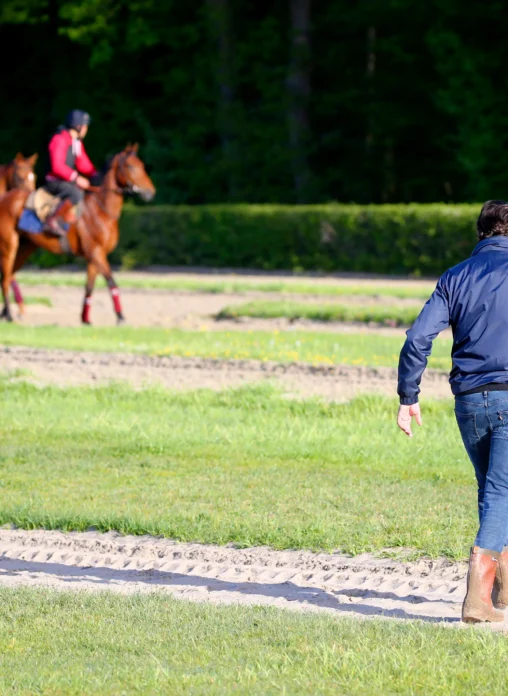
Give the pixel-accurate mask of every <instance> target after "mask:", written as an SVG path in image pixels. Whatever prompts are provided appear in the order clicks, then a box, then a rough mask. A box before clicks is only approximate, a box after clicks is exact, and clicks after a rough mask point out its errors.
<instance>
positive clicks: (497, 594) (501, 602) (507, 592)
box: [492, 546, 508, 609]
mask: <svg viewBox="0 0 508 696" xmlns="http://www.w3.org/2000/svg"><path fill="white" fill-rule="evenodd" d="M492 601H493V603H494V606H495V607H496V608H497V609H506V607H508V546H505V547H504V549H503V550H502V551H501V553H500V554H499V561H498V564H497V568H496V577H495V580H494V589H493V590H492Z"/></svg>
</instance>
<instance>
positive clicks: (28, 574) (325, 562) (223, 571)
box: [0, 529, 505, 630]
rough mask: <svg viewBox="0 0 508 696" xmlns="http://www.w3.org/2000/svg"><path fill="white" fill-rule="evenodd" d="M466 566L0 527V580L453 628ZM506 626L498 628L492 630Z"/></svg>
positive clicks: (3, 583) (8, 584) (9, 584)
mask: <svg viewBox="0 0 508 696" xmlns="http://www.w3.org/2000/svg"><path fill="white" fill-rule="evenodd" d="M466 571H467V566H466V563H452V562H450V561H447V560H446V559H439V560H435V561H431V560H425V559H424V560H419V561H416V562H408V563H405V562H401V561H396V560H392V559H386V558H384V559H383V558H378V557H375V556H374V555H372V554H363V555H361V556H357V557H350V556H342V555H339V554H314V553H311V552H304V551H273V550H270V549H268V548H250V549H236V548H233V547H231V546H228V547H218V546H205V545H201V544H184V543H177V542H174V541H171V540H168V539H162V538H156V537H149V536H144V537H133V536H122V535H120V534H117V533H115V532H109V533H107V534H99V533H97V532H93V531H91V532H83V533H77V532H73V533H63V532H57V531H55V532H50V531H42V530H37V531H23V530H16V529H12V530H9V529H1V530H0V585H1V586H3V587H16V586H21V585H28V586H31V587H36V586H38V587H41V586H42V587H48V588H54V589H59V590H91V591H97V590H112V591H115V592H120V593H132V592H153V591H159V592H164V593H168V594H170V595H172V596H174V597H177V598H181V599H188V600H192V601H196V602H211V603H214V604H242V605H253V604H255V605H267V606H274V607H279V608H284V609H290V610H293V611H322V612H328V613H330V614H333V615H335V616H354V617H358V618H369V617H385V618H391V619H400V620H402V619H405V620H410V619H420V620H423V621H429V622H444V623H445V624H447V625H455V626H458V625H459V621H460V609H461V603H462V600H463V596H464V591H465V576H466ZM498 628H499V630H504V628H505V626H504V625H503V624H502V625H501V626H500V627H498Z"/></svg>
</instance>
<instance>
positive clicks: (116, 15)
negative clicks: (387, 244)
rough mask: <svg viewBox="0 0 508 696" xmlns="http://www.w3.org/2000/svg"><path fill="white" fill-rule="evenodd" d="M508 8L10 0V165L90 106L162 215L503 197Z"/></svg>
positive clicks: (105, 148) (5, 85)
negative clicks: (73, 111)
mask: <svg viewBox="0 0 508 696" xmlns="http://www.w3.org/2000/svg"><path fill="white" fill-rule="evenodd" d="M507 5H508V3H506V2H503V1H502V0H489V2H488V3H485V2H483V1H482V2H480V0H469V2H468V3H463V2H459V0H428V1H427V2H422V1H421V0H195V1H194V2H184V0H163V1H162V0H131V1H129V2H127V1H125V0H3V2H2V4H1V6H0V45H1V46H2V47H3V57H4V62H3V69H2V99H1V102H2V108H1V110H0V161H6V160H8V159H10V158H11V157H12V156H13V155H14V154H15V152H16V151H17V150H22V151H24V152H25V153H26V154H30V153H31V152H32V151H34V150H38V151H43V150H44V149H45V146H46V143H47V141H48V139H49V137H50V135H51V134H52V132H53V131H54V130H55V128H56V127H57V126H58V124H59V123H60V122H61V120H62V119H63V117H64V115H65V113H66V112H67V111H68V110H69V109H70V108H83V109H86V110H88V111H89V112H90V113H91V115H92V118H93V124H92V128H91V130H90V134H89V136H88V140H87V147H88V150H89V152H90V154H91V155H92V157H93V158H94V159H95V160H96V161H97V162H99V163H100V162H102V161H103V160H104V159H105V158H106V157H107V156H108V155H109V154H111V153H113V152H114V151H115V150H116V149H118V148H120V147H123V146H124V144H125V142H126V141H128V140H130V141H133V140H138V141H139V142H140V145H141V152H142V154H143V156H144V158H145V159H146V161H147V162H148V164H149V166H150V168H151V173H152V176H153V178H154V181H155V182H156V185H157V188H158V192H159V193H158V198H157V200H158V202H166V203H213V202H235V201H237V202H254V203H255V202H287V203H295V202H298V203H315V202H327V201H344V202H358V203H369V202H373V203H382V202H409V201H415V202H427V201H480V200H484V199H486V198H495V197H504V196H505V195H506V194H505V191H506V189H507V188H508V181H507V179H508V177H507V175H506V174H505V163H504V157H503V155H504V152H505V151H506V144H507V142H506V141H507V138H508V123H507V121H508V104H507V101H508V96H507V95H508V90H507V84H506V83H507V79H508V78H507V75H506V72H507V71H506V69H505V65H506V61H505V59H504V55H505V54H508V46H507V43H506V41H505V36H506V34H507V31H506V30H507V29H508V13H507V12H506V10H507ZM507 58H508V55H507ZM40 166H41V171H40V173H42V168H43V166H44V165H43V163H41V165H40Z"/></svg>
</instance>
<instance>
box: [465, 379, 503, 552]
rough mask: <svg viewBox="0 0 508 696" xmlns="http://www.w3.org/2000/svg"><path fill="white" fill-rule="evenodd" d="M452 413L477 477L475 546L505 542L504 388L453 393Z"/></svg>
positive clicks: (500, 547) (497, 548)
mask: <svg viewBox="0 0 508 696" xmlns="http://www.w3.org/2000/svg"><path fill="white" fill-rule="evenodd" d="M455 417H456V418H457V424H458V426H459V430H460V434H461V435H462V441H463V442H464V447H465V448H466V451H467V453H468V455H469V458H470V460H471V462H472V464H473V466H474V470H475V474H476V480H477V481H478V517H479V519H480V529H479V530H478V534H477V536H476V540H475V546H481V547H482V548H484V549H490V550H492V551H502V550H503V547H504V546H508V391H491V392H482V393H481V394H470V395H469V396H460V394H459V395H458V396H457V397H455Z"/></svg>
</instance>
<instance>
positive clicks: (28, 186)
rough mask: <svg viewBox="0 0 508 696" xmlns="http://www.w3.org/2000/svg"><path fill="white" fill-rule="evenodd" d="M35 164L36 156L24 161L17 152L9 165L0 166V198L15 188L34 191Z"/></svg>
mask: <svg viewBox="0 0 508 696" xmlns="http://www.w3.org/2000/svg"><path fill="white" fill-rule="evenodd" d="M36 162H37V155H36V154H35V155H32V156H31V157H27V158H26V159H25V158H24V157H23V155H22V154H21V152H18V154H17V155H16V157H15V158H14V159H13V160H12V162H9V164H0V196H3V194H4V193H7V191H11V190H12V189H15V188H21V189H24V190H25V191H34V190H35V174H34V166H35V163H36Z"/></svg>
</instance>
